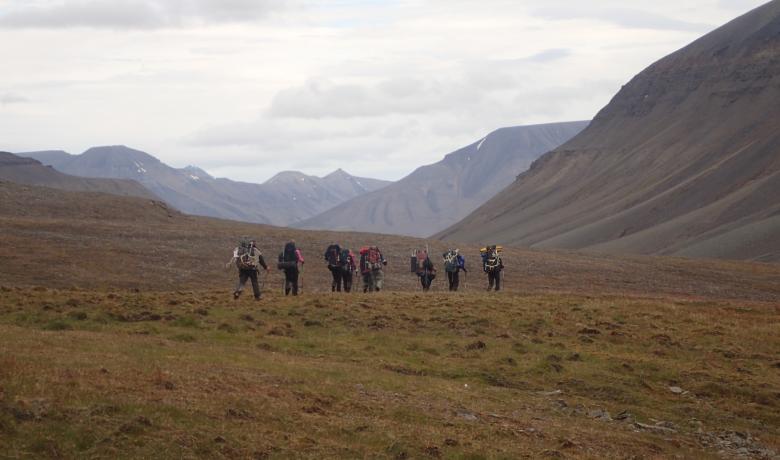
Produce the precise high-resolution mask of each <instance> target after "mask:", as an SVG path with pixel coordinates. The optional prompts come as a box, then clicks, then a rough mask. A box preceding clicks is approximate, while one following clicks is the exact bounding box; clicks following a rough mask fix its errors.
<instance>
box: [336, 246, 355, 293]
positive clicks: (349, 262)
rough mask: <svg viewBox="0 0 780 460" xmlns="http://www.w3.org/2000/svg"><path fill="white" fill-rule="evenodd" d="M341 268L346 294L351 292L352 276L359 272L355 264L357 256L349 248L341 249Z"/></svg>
mask: <svg viewBox="0 0 780 460" xmlns="http://www.w3.org/2000/svg"><path fill="white" fill-rule="evenodd" d="M339 268H340V269H341V281H342V282H343V283H344V292H351V291H352V274H353V273H355V272H356V271H357V264H356V263H355V255H354V254H352V251H350V250H349V249H347V248H341V256H339Z"/></svg>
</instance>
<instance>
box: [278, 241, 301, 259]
mask: <svg viewBox="0 0 780 460" xmlns="http://www.w3.org/2000/svg"><path fill="white" fill-rule="evenodd" d="M282 261H283V262H295V263H298V256H297V255H296V254H295V243H287V244H285V245H284V253H283V255H282Z"/></svg>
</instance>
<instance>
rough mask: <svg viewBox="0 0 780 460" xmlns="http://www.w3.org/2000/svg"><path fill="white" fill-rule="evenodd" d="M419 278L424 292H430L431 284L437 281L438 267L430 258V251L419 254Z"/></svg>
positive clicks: (419, 252)
mask: <svg viewBox="0 0 780 460" xmlns="http://www.w3.org/2000/svg"><path fill="white" fill-rule="evenodd" d="M417 261H418V262H417V276H419V277H420V285H422V289H423V292H428V290H429V289H430V288H431V283H432V282H433V280H434V279H436V267H435V266H434V265H433V262H431V258H430V257H428V251H418V253H417Z"/></svg>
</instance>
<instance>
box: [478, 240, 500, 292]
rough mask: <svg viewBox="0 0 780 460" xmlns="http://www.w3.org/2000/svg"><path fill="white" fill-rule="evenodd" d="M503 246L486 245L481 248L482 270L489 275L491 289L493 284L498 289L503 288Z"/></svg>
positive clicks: (489, 287) (489, 288)
mask: <svg viewBox="0 0 780 460" xmlns="http://www.w3.org/2000/svg"><path fill="white" fill-rule="evenodd" d="M501 249H502V248H501V246H495V245H494V246H485V247H484V248H482V249H480V253H481V254H482V270H483V271H484V272H485V273H487V275H488V288H487V290H488V291H490V290H491V289H493V285H494V284H495V286H496V291H499V290H501V272H502V271H503V270H504V261H503V260H501Z"/></svg>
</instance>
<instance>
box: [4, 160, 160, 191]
mask: <svg viewBox="0 0 780 460" xmlns="http://www.w3.org/2000/svg"><path fill="white" fill-rule="evenodd" d="M0 180H4V181H8V182H14V183H17V184H22V185H34V186H44V187H49V188H53V189H59V190H68V191H80V192H102V193H108V194H112V195H119V196H133V197H138V198H147V199H153V200H159V198H158V197H157V196H155V195H154V194H153V193H151V192H150V191H149V190H147V189H146V188H144V187H143V186H142V185H141V184H139V183H138V182H135V181H133V180H128V179H96V178H84V177H77V176H72V175H69V174H64V173H61V172H59V171H57V170H55V169H53V168H51V167H47V166H44V165H43V164H42V163H41V162H39V161H38V160H35V159H33V158H27V157H20V156H18V155H14V154H12V153H9V152H0Z"/></svg>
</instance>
